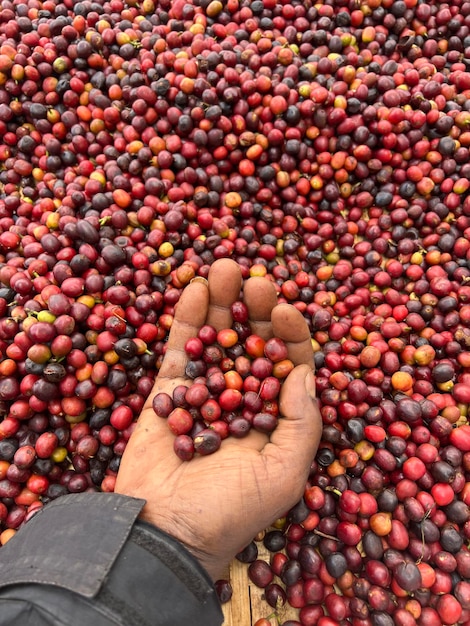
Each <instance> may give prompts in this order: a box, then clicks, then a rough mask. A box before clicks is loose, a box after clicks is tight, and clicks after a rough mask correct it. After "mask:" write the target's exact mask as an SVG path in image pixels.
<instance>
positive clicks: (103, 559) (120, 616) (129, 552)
mask: <svg viewBox="0 0 470 626" xmlns="http://www.w3.org/2000/svg"><path fill="white" fill-rule="evenodd" d="M144 504H145V501H144V500H138V499H135V498H129V497H126V496H121V495H118V494H112V493H83V494H73V495H67V496H63V497H61V498H58V499H57V500H54V501H53V502H51V503H50V504H48V505H46V506H45V507H44V508H43V509H41V510H40V511H39V512H38V513H37V514H36V515H34V517H32V518H31V519H30V520H29V521H28V522H27V523H26V524H24V525H23V526H22V528H20V530H19V531H18V532H17V533H16V535H15V536H14V537H13V538H12V539H10V541H9V542H8V543H7V544H5V545H4V546H3V547H1V548H0V626H18V625H19V624H21V626H52V625H54V626H83V625H84V624H89V625H90V626H116V625H119V626H180V625H181V626H183V625H184V626H186V625H187V624H191V625H192V626H220V624H222V621H223V615H222V611H221V608H220V604H219V601H218V598H217V594H216V592H215V590H214V586H213V584H212V582H211V580H210V578H209V576H208V575H207V573H206V572H205V571H204V569H203V568H202V567H201V566H200V565H199V563H198V562H197V561H196V559H194V558H193V557H192V555H190V554H189V552H187V550H186V549H185V548H184V547H183V546H182V545H181V544H180V543H179V542H177V541H176V540H175V539H174V538H172V537H170V536H169V535H167V534H166V533H164V532H162V531H161V530H159V529H157V528H155V527H154V526H151V525H149V524H146V523H145V522H142V521H140V520H138V515H139V513H140V511H141V510H142V507H143V506H144Z"/></svg>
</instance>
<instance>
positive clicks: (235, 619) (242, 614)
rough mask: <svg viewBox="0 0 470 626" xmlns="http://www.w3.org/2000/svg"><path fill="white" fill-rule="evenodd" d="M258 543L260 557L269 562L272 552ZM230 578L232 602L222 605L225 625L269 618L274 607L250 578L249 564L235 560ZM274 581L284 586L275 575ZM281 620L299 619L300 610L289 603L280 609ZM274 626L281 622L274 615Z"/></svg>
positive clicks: (243, 625) (244, 624) (245, 625)
mask: <svg viewBox="0 0 470 626" xmlns="http://www.w3.org/2000/svg"><path fill="white" fill-rule="evenodd" d="M257 545H258V558H259V559H264V560H265V561H267V562H269V556H270V553H269V551H268V550H266V548H265V547H264V546H263V544H262V543H261V542H260V543H258V544H257ZM228 579H229V580H230V583H231V585H232V588H233V596H232V599H231V600H230V602H227V603H226V604H224V605H223V606H222V609H223V612H224V626H253V624H255V623H256V621H257V620H258V619H260V618H261V617H266V618H268V617H269V616H270V615H272V614H273V613H274V609H273V608H272V607H270V606H269V604H268V603H267V602H266V600H265V599H264V591H263V589H259V588H258V587H256V585H254V584H253V583H252V582H251V581H250V579H249V578H248V565H246V564H244V563H240V562H239V561H237V560H234V561H233V562H232V563H231V564H230V570H229V573H228ZM274 582H277V583H278V584H280V585H281V586H284V585H283V584H282V582H281V581H280V580H279V579H278V578H277V577H275V579H274ZM278 615H279V621H280V622H281V623H282V622H283V621H286V620H288V619H298V610H297V609H294V608H292V607H291V606H289V605H286V606H285V607H283V608H281V609H280V610H278ZM270 621H271V624H272V626H278V624H279V622H278V621H277V620H276V618H275V617H273V618H272V619H271V620H270Z"/></svg>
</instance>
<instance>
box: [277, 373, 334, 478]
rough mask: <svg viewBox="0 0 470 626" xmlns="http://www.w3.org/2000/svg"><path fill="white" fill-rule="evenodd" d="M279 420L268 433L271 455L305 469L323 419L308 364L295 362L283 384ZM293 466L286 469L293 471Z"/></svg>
mask: <svg viewBox="0 0 470 626" xmlns="http://www.w3.org/2000/svg"><path fill="white" fill-rule="evenodd" d="M279 409H280V413H281V419H280V420H279V424H278V426H277V428H276V430H275V431H274V432H273V433H272V434H271V444H273V446H269V447H270V448H271V450H270V454H274V455H276V456H277V460H278V461H280V462H281V463H282V465H284V467H288V468H292V469H293V468H297V470H298V471H299V472H303V471H305V472H307V471H308V470H309V468H310V464H311V462H312V459H313V457H314V456H315V453H316V451H317V449H318V445H319V443H320V439H321V433H322V419H321V415H320V411H319V409H318V402H317V400H316V396H315V376H314V373H313V371H312V369H311V368H310V367H309V366H308V365H297V367H295V368H294V369H293V370H292V372H291V373H290V374H289V376H288V377H287V378H286V380H285V382H284V383H283V385H282V389H281V395H280V402H279ZM292 469H289V471H290V472H292Z"/></svg>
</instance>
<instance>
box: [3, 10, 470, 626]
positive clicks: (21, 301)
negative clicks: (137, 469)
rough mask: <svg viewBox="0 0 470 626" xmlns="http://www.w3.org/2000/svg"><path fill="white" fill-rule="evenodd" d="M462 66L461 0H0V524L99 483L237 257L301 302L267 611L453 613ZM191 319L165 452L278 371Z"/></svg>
mask: <svg viewBox="0 0 470 626" xmlns="http://www.w3.org/2000/svg"><path fill="white" fill-rule="evenodd" d="M469 66H470V1H469V0H448V1H447V2H437V1H436V0H429V1H426V2H424V1H422V0H319V1H318V2H313V0H280V1H278V0H142V2H136V1H135V0H127V1H124V0H82V1H79V2H77V1H75V0H63V1H59V0H0V410H1V422H0V544H4V543H5V542H6V541H8V539H9V538H10V537H11V536H12V535H13V534H14V533H15V532H16V530H17V529H18V528H19V527H20V526H21V525H22V524H23V523H24V522H25V521H26V520H28V519H29V518H30V516H31V515H33V514H34V512H35V511H36V510H37V509H38V508H39V507H41V506H43V505H44V504H45V503H47V502H50V501H51V500H53V499H55V498H57V497H59V496H61V495H63V494H66V493H78V492H82V491H86V490H92V491H95V490H96V491H112V490H113V489H114V484H115V478H116V474H117V471H118V469H119V464H120V459H121V457H122V454H123V451H124V450H125V447H126V444H127V441H128V440H129V437H130V436H131V434H132V432H133V429H134V425H135V421H136V419H137V417H138V416H139V414H140V412H141V410H142V407H143V405H144V403H145V400H146V398H147V397H148V394H149V393H150V391H151V389H152V387H153V383H154V380H155V376H156V374H157V373H158V371H159V368H160V365H161V363H162V359H163V357H164V353H165V346H166V341H167V337H168V333H169V331H170V328H171V325H172V322H173V315H174V309H175V306H176V304H177V302H178V300H179V298H180V295H181V292H182V290H183V289H184V287H185V285H187V284H188V283H189V282H190V281H191V280H192V279H193V278H194V277H198V276H201V277H204V278H206V277H207V275H208V272H209V269H210V267H211V265H212V263H213V262H214V261H215V260H216V259H220V258H232V259H234V260H235V261H236V262H237V263H238V265H239V267H240V270H241V273H242V276H243V278H244V279H246V278H248V277H250V276H264V277H265V278H266V280H270V281H271V282H272V283H273V285H274V286H275V289H276V292H277V294H278V299H279V302H288V303H290V304H292V305H294V306H295V307H296V308H297V309H298V310H299V311H300V312H301V313H302V314H303V316H304V318H305V320H306V323H307V324H308V327H309V329H310V332H311V338H312V345H313V348H314V351H315V361H316V368H317V392H318V397H319V401H320V405H321V415H322V419H323V423H324V429H323V438H322V442H321V444H320V448H319V450H318V454H317V455H316V458H315V459H312V464H311V470H310V475H309V479H308V483H307V484H306V486H305V493H304V497H303V498H302V500H301V502H299V503H298V504H297V506H296V507H294V508H293V509H292V510H290V511H286V515H285V517H284V518H282V519H280V520H273V522H274V526H273V527H272V528H270V529H267V530H266V533H265V535H264V537H262V538H261V537H257V539H258V540H259V541H263V542H264V548H266V549H267V550H268V551H269V553H270V554H271V555H272V556H271V558H270V559H268V560H269V562H268V560H266V559H261V558H257V554H258V552H259V545H260V544H259V542H256V541H254V542H253V544H250V546H247V547H246V550H244V551H243V553H242V554H241V555H239V556H240V559H243V560H245V561H248V562H250V564H251V565H250V566H249V568H250V569H249V574H250V576H251V577H252V579H253V580H254V581H255V582H256V583H257V584H259V585H260V586H261V587H262V588H263V589H264V591H265V596H266V601H267V603H266V607H267V610H266V615H260V616H259V618H260V620H263V619H267V618H268V616H270V615H271V614H273V615H272V616H271V617H270V618H269V620H268V621H270V622H272V623H274V622H277V623H278V624H282V623H283V621H284V622H285V624H284V626H288V625H290V626H292V625H293V624H296V625H297V626H298V624H300V625H301V626H311V625H312V624H316V625H318V626H338V625H339V626H343V625H349V624H350V625H352V626H389V625H392V624H399V625H400V626H402V625H403V626H409V625H410V626H414V625H415V624H416V625H417V626H441V625H442V624H444V625H446V626H447V625H448V626H452V625H454V624H459V625H463V626H468V625H469V624H470V583H469V580H470V552H469V548H468V544H469V540H470V510H469V505H470V425H469V424H468V406H469V403H470V285H469V280H470V152H469V151H470V131H469V124H470V71H469V70H470V67H469ZM206 330H207V331H208V333H209V335H208V336H206V337H205V341H206V342H207V343H205V341H204V339H203V338H202V337H199V338H194V340H193V341H192V342H190V343H189V344H188V346H187V349H188V355H189V357H190V358H189V361H190V366H189V368H190V371H189V372H188V378H191V379H192V380H193V384H192V386H190V385H188V387H189V388H188V389H186V390H179V391H178V394H180V395H178V397H172V398H170V400H171V404H170V403H169V401H168V399H163V398H160V399H159V400H161V402H160V405H158V403H157V406H156V409H157V412H158V413H159V414H160V415H163V414H164V413H165V412H168V417H167V418H166V419H167V421H168V424H169V425H171V426H172V428H174V429H175V433H176V434H175V436H176V438H180V439H178V441H179V443H178V445H177V451H178V453H179V454H180V455H181V456H182V457H184V458H189V457H190V456H191V454H192V453H193V452H192V450H193V448H192V446H194V450H196V448H197V447H199V446H200V448H199V451H198V452H199V453H201V451H202V452H203V453H204V452H207V451H210V450H213V449H214V448H215V447H217V445H218V444H217V441H218V440H217V435H218V436H219V437H220V438H221V439H222V438H223V436H225V434H226V433H227V432H228V433H229V434H231V435H232V436H237V435H238V436H239V435H240V434H244V433H245V431H246V430H247V429H248V426H247V422H248V423H249V424H250V426H255V427H256V425H257V426H258V427H261V429H264V430H266V431H269V430H270V429H271V428H272V427H274V426H275V419H274V418H275V417H276V415H274V412H275V411H274V410H273V411H269V410H267V406H268V403H269V402H271V403H272V406H274V403H275V402H276V399H275V395H274V394H275V388H276V389H277V383H276V384H275V383H273V382H272V379H273V378H274V379H276V380H277V381H281V380H282V377H279V378H278V376H277V375H274V376H272V375H271V374H270V375H269V376H267V377H265V375H264V374H262V373H260V372H258V373H253V372H252V371H251V369H250V373H249V374H247V373H246V372H247V370H243V373H242V372H241V371H240V370H239V369H238V368H237V365H234V366H232V365H229V364H228V362H227V361H225V359H230V360H231V361H233V362H234V364H235V363H236V362H237V359H242V360H241V361H238V363H245V366H246V367H247V368H248V364H247V362H246V361H244V359H249V360H250V368H253V367H254V363H255V362H256V360H257V359H258V358H268V359H269V360H273V359H271V357H270V356H268V357H264V356H261V357H259V356H256V357H255V358H252V357H251V356H250V354H249V352H248V350H249V348H248V346H249V344H250V343H251V342H253V343H256V341H255V339H250V342H249V341H248V335H247V336H243V338H242V337H239V339H238V340H237V344H240V345H241V346H242V347H243V350H242V353H241V354H233V355H232V356H230V350H232V348H233V347H234V346H230V343H231V341H232V340H233V339H232V338H233V334H231V331H232V330H233V329H225V330H224V331H223V333H222V335H221V336H218V335H216V336H215V337H214V333H213V331H211V330H210V329H206ZM211 332H212V336H211V335H210V333H211ZM249 334H250V333H249ZM197 339H199V340H200V341H201V342H202V343H203V346H204V347H203V352H202V357H201V356H200V355H199V351H200V344H199V343H198V341H197ZM220 350H223V352H224V356H223V358H222V360H221V361H220V362H218V363H213V362H212V363H211V362H210V360H211V359H213V358H214V356H211V354H212V355H214V354H215V353H219V351H220ZM256 354H261V353H260V352H259V353H258V352H257V353H256ZM215 358H216V359H217V358H218V357H215ZM201 362H202V365H201ZM281 362H282V361H281ZM277 363H278V362H277V361H276V360H274V365H273V370H274V368H275V367H276V366H277ZM226 368H228V369H226ZM218 370H220V371H218ZM245 374H246V377H245V378H244V376H245ZM237 375H240V376H241V378H242V379H243V385H242V388H241V389H237V385H240V382H239V379H238V378H237ZM252 377H254V378H255V379H257V380H258V381H259V382H260V387H259V388H257V387H256V385H257V384H258V383H256V384H255V383H254V381H252ZM222 378H223V379H224V381H225V382H224V384H225V386H226V388H224V389H222V388H221V387H222V385H221V382H222ZM217 379H218V380H219V381H220V382H219V384H220V387H217ZM227 379H228V381H229V382H228V383H227ZM248 380H250V381H251V382H253V385H254V387H253V388H251V387H249V385H250V384H251V383H247V386H248V388H245V382H246V381H248ZM263 380H264V381H268V380H269V385H268V383H267V382H264V383H261V381H263ZM236 381H238V382H236ZM271 383H272V386H271ZM261 384H263V386H262V387H261ZM212 385H213V386H214V389H213V390H212V391H211V386H212ZM191 389H192V390H191ZM206 389H208V390H209V395H207V398H206V399H205V400H204V401H203V402H202V403H201V404H200V406H198V403H199V402H201V400H202V398H205V394H206ZM227 391H228V392H229V393H227ZM235 391H238V392H240V393H242V394H243V396H244V402H245V406H244V407H243V408H242V410H241V411H239V410H238V408H236V409H235V410H234V409H232V408H231V406H232V404H231V402H232V403H233V402H235V399H234V398H235V397H236V398H238V399H239V397H238V394H237V393H235ZM183 392H184V393H183ZM186 394H188V398H186ZM198 394H199V395H198ZM253 394H256V396H257V397H258V396H259V399H261V400H262V402H263V404H262V408H261V410H260V411H259V410H258V405H257V404H256V403H255V404H254V406H252V405H250V401H251V400H250V398H251V399H252V400H253V402H254V398H255V396H254V395H253ZM271 397H272V398H273V399H269V398H271ZM229 398H230V399H231V400H229ZM266 398H268V399H266ZM163 400H165V401H163ZM212 400H216V402H215V403H214V402H211V401H212ZM156 402H157V401H156ZM206 402H207V403H209V404H206V405H205V406H204V404H205V403H206ZM258 402H259V401H258ZM185 403H187V404H188V407H189V408H187V407H186V406H184V404H185ZM194 403H196V404H194ZM215 404H217V405H218V406H219V407H220V410H221V415H220V417H218V408H217V407H216V406H215ZM181 405H183V406H181ZM203 406H204V409H203V408H202V407H203ZM181 409H183V410H184V411H186V412H187V413H182V411H181ZM172 411H176V412H177V413H176V415H175V414H173V416H172V417H171V418H170V414H171V413H172ZM187 414H189V415H190V416H191V419H189V418H188V416H187ZM259 414H262V415H263V416H264V417H263V418H262V420H261V419H260V418H257V417H256V416H257V415H259ZM182 415H183V416H184V419H182ZM240 420H243V421H240ZM258 422H261V425H260V424H259V423H258ZM182 424H183V425H182ZM189 425H191V427H190V429H189V430H188V431H187V432H183V431H186V428H188V427H189ZM200 427H203V428H200ZM181 429H183V430H181ZM196 431H199V432H196ZM203 431H205V433H207V431H210V435H208V437H212V439H211V443H208V441H209V440H207V441H206V439H205V436H206V434H204V435H202V434H201V433H202V432H203ZM193 435H194V436H193ZM247 436H249V433H248V435H247ZM181 437H183V438H184V439H181ZM186 437H190V438H191V442H189V441H188V440H187V439H186ZM216 440H217V441H216ZM214 441H216V443H214ZM222 445H223V442H222ZM195 453H196V452H195ZM261 561H262V562H263V563H264V564H263V563H260V562H261ZM234 601H236V598H235V599H234ZM283 603H284V606H290V607H291V608H292V609H294V610H295V611H296V619H295V620H294V621H292V619H290V620H288V621H287V622H286V620H285V619H284V618H283V613H282V606H281V605H282V604H283ZM270 605H271V608H270ZM258 626H260V625H259V624H258Z"/></svg>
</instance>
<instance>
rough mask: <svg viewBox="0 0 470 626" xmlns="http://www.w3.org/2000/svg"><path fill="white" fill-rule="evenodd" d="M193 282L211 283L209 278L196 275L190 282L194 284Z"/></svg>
mask: <svg viewBox="0 0 470 626" xmlns="http://www.w3.org/2000/svg"><path fill="white" fill-rule="evenodd" d="M192 283H202V284H203V285H206V286H207V285H208V284H209V281H208V280H207V278H204V277H203V276H195V277H194V278H192V279H191V280H190V281H189V284H192Z"/></svg>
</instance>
